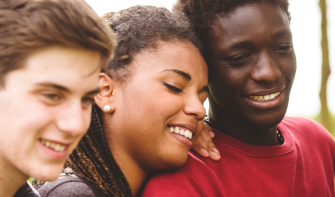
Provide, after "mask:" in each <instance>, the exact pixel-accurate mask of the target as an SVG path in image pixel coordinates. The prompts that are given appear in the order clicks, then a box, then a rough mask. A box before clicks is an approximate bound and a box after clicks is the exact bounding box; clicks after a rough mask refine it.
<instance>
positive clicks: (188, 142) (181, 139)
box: [166, 123, 197, 148]
mask: <svg viewBox="0 0 335 197" xmlns="http://www.w3.org/2000/svg"><path fill="white" fill-rule="evenodd" d="M169 127H180V128H183V129H187V130H189V131H190V132H192V136H194V135H195V133H196V132H197V127H196V126H195V125H193V124H190V123H180V124H169V125H168V126H167V129H166V130H167V132H168V133H169V134H170V135H172V136H173V137H174V138H176V139H177V140H178V141H179V142H181V143H182V144H184V145H185V146H187V147H189V148H191V147H192V144H193V143H192V141H191V140H190V139H187V138H186V137H184V136H182V135H179V134H176V133H171V132H170V131H169ZM192 139H193V138H192Z"/></svg>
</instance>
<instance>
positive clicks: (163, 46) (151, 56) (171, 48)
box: [132, 41, 207, 74]
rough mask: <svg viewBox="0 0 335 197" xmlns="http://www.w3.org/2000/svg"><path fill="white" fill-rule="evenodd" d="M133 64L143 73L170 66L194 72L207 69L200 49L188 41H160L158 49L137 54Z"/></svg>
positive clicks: (157, 70)
mask: <svg viewBox="0 0 335 197" xmlns="http://www.w3.org/2000/svg"><path fill="white" fill-rule="evenodd" d="M132 64H133V67H134V68H135V70H141V72H142V73H145V72H160V71H162V70H164V69H166V68H170V69H178V70H182V71H184V72H187V73H190V74H192V73H193V74H194V73H195V72H198V71H199V69H200V70H202V71H203V70H206V69H207V66H206V63H205V61H204V59H203V57H202V56H201V54H200V52H199V51H198V49H197V48H196V47H195V46H194V45H193V44H191V43H190V42H186V41H185V42H184V41H175V42H174V41H173V42H165V41H159V42H158V45H157V48H156V49H150V50H145V51H143V52H141V53H139V54H137V55H136V56H135V58H134V61H133V62H132Z"/></svg>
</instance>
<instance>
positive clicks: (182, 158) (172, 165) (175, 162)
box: [157, 153, 188, 171]
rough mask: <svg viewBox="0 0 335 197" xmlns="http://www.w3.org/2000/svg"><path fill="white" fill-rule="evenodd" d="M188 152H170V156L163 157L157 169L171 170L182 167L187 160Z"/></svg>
mask: <svg viewBox="0 0 335 197" xmlns="http://www.w3.org/2000/svg"><path fill="white" fill-rule="evenodd" d="M187 157H188V154H187V153H186V154H178V155H177V154H172V155H171V157H168V158H165V159H164V160H163V161H162V162H161V164H160V165H159V166H158V168H157V170H159V171H162V170H173V169H176V168H180V167H182V166H183V165H184V164H185V163H186V161H187Z"/></svg>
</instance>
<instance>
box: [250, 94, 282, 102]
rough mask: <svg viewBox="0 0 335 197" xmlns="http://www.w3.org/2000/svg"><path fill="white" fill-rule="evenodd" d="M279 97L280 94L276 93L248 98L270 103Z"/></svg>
mask: <svg viewBox="0 0 335 197" xmlns="http://www.w3.org/2000/svg"><path fill="white" fill-rule="evenodd" d="M279 95H280V92H276V93H273V94H268V95H263V96H252V95H251V96H248V98H250V99H252V100H254V101H271V100H273V99H275V98H277V97H278V96H279Z"/></svg>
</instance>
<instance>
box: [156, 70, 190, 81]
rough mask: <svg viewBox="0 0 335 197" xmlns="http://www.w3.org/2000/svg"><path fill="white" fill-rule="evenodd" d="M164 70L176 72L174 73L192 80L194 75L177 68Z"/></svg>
mask: <svg viewBox="0 0 335 197" xmlns="http://www.w3.org/2000/svg"><path fill="white" fill-rule="evenodd" d="M162 72H174V73H176V74H178V75H180V76H182V77H183V78H185V79H186V80H187V81H191V79H192V77H191V76H190V75H189V74H187V73H186V72H184V71H181V70H177V69H166V70H163V71H162Z"/></svg>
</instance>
